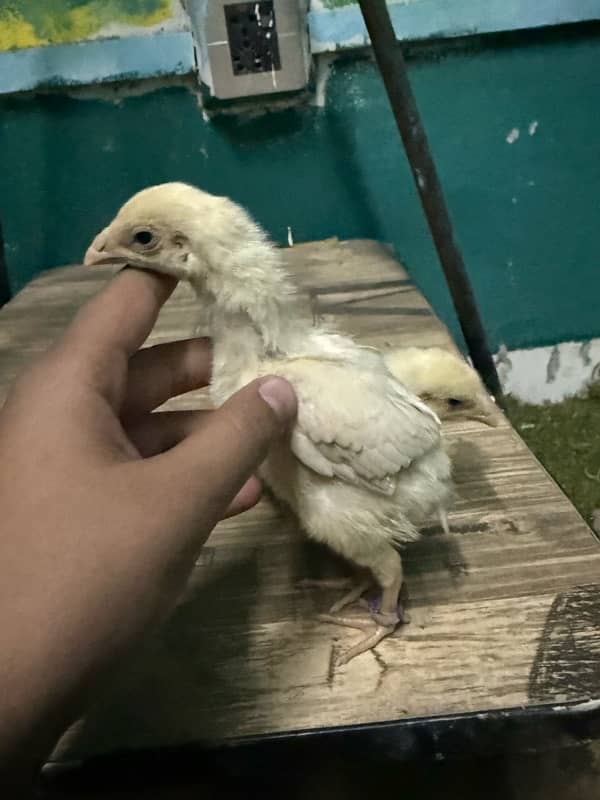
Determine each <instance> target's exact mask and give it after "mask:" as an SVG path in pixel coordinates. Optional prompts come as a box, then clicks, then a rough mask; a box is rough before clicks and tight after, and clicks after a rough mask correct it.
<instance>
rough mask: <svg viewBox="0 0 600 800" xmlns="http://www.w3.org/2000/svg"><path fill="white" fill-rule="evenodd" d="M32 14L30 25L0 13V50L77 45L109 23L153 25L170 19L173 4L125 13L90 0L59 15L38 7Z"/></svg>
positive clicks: (16, 14) (108, 0)
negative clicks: (66, 43) (72, 43)
mask: <svg viewBox="0 0 600 800" xmlns="http://www.w3.org/2000/svg"><path fill="white" fill-rule="evenodd" d="M34 13H35V20H33V21H30V20H28V19H26V18H25V17H24V16H23V14H22V13H21V12H20V11H17V10H15V9H4V10H0V50H13V49H18V48H21V47H37V46H39V45H45V44H60V43H63V42H78V41H82V40H84V39H88V38H90V37H92V36H94V35H95V34H97V33H98V32H99V31H101V29H102V28H104V27H105V26H106V25H109V24H111V23H120V24H123V25H130V26H132V27H133V28H136V27H140V28H145V27H149V26H151V25H157V24H159V23H161V22H164V21H166V20H168V19H169V18H170V17H171V16H172V15H173V0H161V1H160V3H159V4H158V5H157V6H156V7H155V8H154V10H153V11H151V12H144V11H139V12H138V13H127V12H126V11H124V10H123V9H121V8H119V2H118V0H90V2H89V3H87V4H85V5H80V6H76V7H75V8H68V9H65V10H64V11H62V12H60V11H57V10H56V7H55V8H54V10H53V12H52V10H50V9H48V10H47V11H46V10H45V9H43V7H41V8H40V7H38V8H37V9H36V12H34Z"/></svg>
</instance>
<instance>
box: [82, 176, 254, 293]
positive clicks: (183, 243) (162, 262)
mask: <svg viewBox="0 0 600 800" xmlns="http://www.w3.org/2000/svg"><path fill="white" fill-rule="evenodd" d="M261 238H264V236H262V237H261V232H260V231H259V229H258V228H257V226H256V225H254V223H253V222H252V220H251V219H250V218H249V217H248V216H247V214H246V213H245V211H244V210H243V209H242V208H240V207H239V206H237V205H235V203H233V202H231V201H230V200H229V199H228V198H226V197H217V196H215V195H211V194H208V193H207V192H203V191H201V190H200V189H197V188H195V187H193V186H189V185H187V184H184V183H164V184H160V185H158V186H151V187H149V188H147V189H144V190H142V191H141V192H138V193H137V194H135V195H134V196H133V197H131V198H130V199H129V200H128V201H127V202H126V203H125V205H123V206H122V208H121V209H120V210H119V212H118V214H117V216H116V217H115V219H114V220H113V221H112V222H111V223H110V225H109V226H108V227H107V228H105V229H104V230H103V231H101V232H100V233H99V234H98V235H97V236H96V238H95V239H94V241H93V242H92V244H91V245H90V247H89V248H88V250H87V252H86V254H85V260H84V263H85V264H86V265H87V266H93V265H96V264H107V263H117V264H123V265H125V264H128V265H130V266H133V267H139V268H141V269H149V270H153V271H155V272H162V273H166V274H168V275H171V276H173V277H175V278H177V279H187V280H194V282H195V283H196V284H198V283H199V282H201V281H202V280H203V279H206V277H207V276H208V273H209V272H210V270H211V269H212V268H213V265H215V264H217V263H218V265H219V269H220V270H221V271H224V270H227V268H228V264H230V263H231V251H232V248H233V245H234V243H236V242H239V241H240V240H245V241H248V240H249V239H250V240H256V239H261Z"/></svg>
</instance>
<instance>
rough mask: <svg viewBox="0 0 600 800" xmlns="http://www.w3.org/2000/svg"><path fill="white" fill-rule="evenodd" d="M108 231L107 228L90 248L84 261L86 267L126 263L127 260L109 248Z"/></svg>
mask: <svg viewBox="0 0 600 800" xmlns="http://www.w3.org/2000/svg"><path fill="white" fill-rule="evenodd" d="M108 238H109V237H108V229H107V228H105V229H104V230H103V231H101V232H100V233H99V234H98V236H96V238H95V239H94V241H93V242H92V243H91V245H90V246H89V247H88V249H87V250H86V253H85V257H84V259H83V263H84V266H86V267H95V266H97V265H99V264H114V263H118V262H124V261H125V258H124V257H123V256H121V255H119V254H117V253H116V252H113V251H111V250H110V249H109V248H107V244H108Z"/></svg>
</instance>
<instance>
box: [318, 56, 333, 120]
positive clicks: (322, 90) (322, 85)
mask: <svg viewBox="0 0 600 800" xmlns="http://www.w3.org/2000/svg"><path fill="white" fill-rule="evenodd" d="M336 58H337V56H336V55H334V54H331V53H324V54H322V55H320V56H317V57H316V58H315V94H314V98H313V105H315V106H317V107H318V108H325V103H326V102H327V81H328V80H329V76H330V75H331V67H332V66H333V63H334V61H335V60H336Z"/></svg>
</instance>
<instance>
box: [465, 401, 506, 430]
mask: <svg viewBox="0 0 600 800" xmlns="http://www.w3.org/2000/svg"><path fill="white" fill-rule="evenodd" d="M467 417H468V419H472V420H475V421H476V422H482V423H483V424H484V425H487V426H488V427H489V428H497V427H498V426H499V424H500V413H499V412H498V411H497V409H496V407H495V406H494V405H493V401H492V400H489V401H488V400H487V399H486V400H481V401H479V402H478V403H477V405H476V406H475V408H474V409H473V410H472V411H471V412H469V414H468V415H467Z"/></svg>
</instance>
